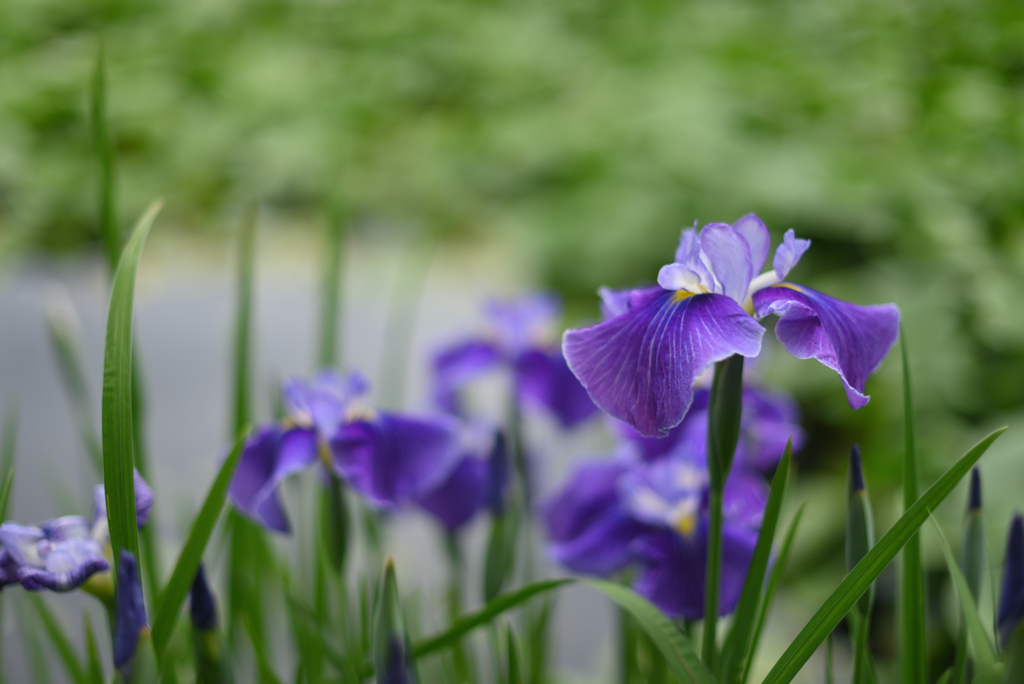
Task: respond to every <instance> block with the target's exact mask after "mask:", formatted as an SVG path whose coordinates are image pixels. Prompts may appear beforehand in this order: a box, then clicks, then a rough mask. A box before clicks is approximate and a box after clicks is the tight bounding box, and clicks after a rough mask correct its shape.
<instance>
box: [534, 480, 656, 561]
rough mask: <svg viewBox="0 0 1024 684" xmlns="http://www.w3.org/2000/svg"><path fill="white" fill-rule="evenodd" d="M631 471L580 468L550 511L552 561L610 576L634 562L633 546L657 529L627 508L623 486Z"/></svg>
mask: <svg viewBox="0 0 1024 684" xmlns="http://www.w3.org/2000/svg"><path fill="white" fill-rule="evenodd" d="M627 469H628V466H627V465H625V464H623V463H618V462H598V463H588V464H585V465H581V466H578V467H577V468H576V470H575V471H574V472H573V474H572V475H571V476H570V477H569V480H568V481H567V482H566V483H565V485H564V486H563V487H562V489H561V490H560V491H559V493H558V494H556V495H555V497H554V498H553V499H551V500H550V501H549V502H548V503H547V505H546V506H545V507H544V521H545V523H546V524H547V528H548V537H549V538H550V540H551V541H550V543H549V544H548V556H549V557H550V558H551V560H552V561H554V562H556V563H559V564H560V565H564V566H565V567H567V568H569V569H570V570H573V571H576V572H582V573H587V574H593V575H599V576H606V575H610V574H611V573H613V572H616V571H617V570H621V569H622V568H624V567H625V566H626V565H628V564H629V563H630V562H631V561H632V554H631V551H630V547H631V545H632V543H633V541H634V540H635V539H636V538H637V536H638V535H640V534H642V533H644V532H649V531H650V530H651V528H650V527H649V526H647V525H644V524H642V523H640V522H638V521H636V520H634V519H633V518H632V517H631V516H630V515H629V514H628V513H627V512H626V511H625V509H623V507H622V504H621V502H620V499H619V495H618V487H617V482H618V479H619V476H620V475H622V474H623V473H624V472H626V470H627Z"/></svg>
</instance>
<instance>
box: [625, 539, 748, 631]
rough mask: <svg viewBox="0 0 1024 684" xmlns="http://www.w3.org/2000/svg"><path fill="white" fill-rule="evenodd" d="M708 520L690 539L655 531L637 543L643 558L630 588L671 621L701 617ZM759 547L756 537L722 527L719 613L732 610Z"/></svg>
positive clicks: (727, 612)
mask: <svg viewBox="0 0 1024 684" xmlns="http://www.w3.org/2000/svg"><path fill="white" fill-rule="evenodd" d="M707 534H708V531H707V520H706V519H705V520H703V521H701V523H700V525H699V526H698V527H697V530H696V531H695V533H694V534H693V536H692V537H689V538H684V537H682V536H680V535H678V534H676V533H675V532H671V531H668V530H659V531H657V532H654V533H652V534H649V535H646V536H645V537H643V538H642V539H640V540H638V543H637V545H636V548H637V552H638V553H639V555H640V556H641V558H642V559H643V561H642V564H641V570H640V574H639V575H638V576H637V579H636V582H635V584H634V585H633V588H634V589H636V590H637V592H639V593H640V594H642V595H643V596H645V597H647V598H648V599H650V601H651V602H652V603H654V604H655V605H657V606H658V607H659V608H661V609H662V610H663V611H665V613H667V614H668V615H670V616H673V617H676V616H682V617H685V618H687V619H688V620H697V619H700V618H701V617H703V615H704V576H705V564H706V560H707ZM756 543H757V532H755V531H752V530H746V529H744V528H742V527H737V526H735V525H725V526H724V527H723V528H722V566H721V567H722V575H721V583H720V585H719V589H718V614H719V615H728V614H729V613H731V612H732V611H733V610H735V609H736V604H737V603H738V602H739V599H740V593H741V592H742V591H743V582H744V580H745V579H746V576H747V569H748V568H749V567H750V559H751V557H752V556H753V555H754V545H755V544H756Z"/></svg>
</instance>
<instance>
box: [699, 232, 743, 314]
mask: <svg viewBox="0 0 1024 684" xmlns="http://www.w3.org/2000/svg"><path fill="white" fill-rule="evenodd" d="M700 246H701V249H703V250H704V253H705V254H706V255H707V257H708V259H709V260H710V261H711V269H712V271H713V272H714V276H715V280H717V281H718V283H719V284H720V285H721V288H722V289H721V293H722V294H724V295H725V296H726V297H729V298H730V299H732V300H733V301H735V302H737V303H740V304H742V303H743V300H744V299H746V297H747V288H748V287H749V286H750V281H751V280H752V279H753V278H754V275H755V273H754V262H753V257H752V256H751V253H750V245H749V244H747V240H746V238H744V237H743V235H742V234H740V232H739V231H737V230H733V227H732V226H729V225H726V224H724V223H709V224H708V225H706V226H704V228H702V229H701V231H700Z"/></svg>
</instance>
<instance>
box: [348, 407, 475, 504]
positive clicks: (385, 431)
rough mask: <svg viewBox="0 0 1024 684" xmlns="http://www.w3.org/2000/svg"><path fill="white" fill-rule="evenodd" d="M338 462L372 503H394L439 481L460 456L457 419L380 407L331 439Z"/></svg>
mask: <svg viewBox="0 0 1024 684" xmlns="http://www.w3.org/2000/svg"><path fill="white" fill-rule="evenodd" d="M331 449H332V451H333V452H334V458H335V464H336V466H337V468H338V470H339V472H340V473H341V474H342V475H343V476H344V477H345V478H346V479H347V480H348V482H349V483H350V484H351V485H352V487H353V488H354V489H355V490H356V491H358V492H359V493H360V494H361V495H363V496H364V497H365V498H366V499H367V500H368V501H370V503H372V504H373V505H375V506H378V507H380V508H385V509H387V508H393V507H395V506H397V505H399V504H401V503H403V502H405V501H409V500H414V499H416V498H417V497H419V496H422V495H424V494H426V493H427V492H429V491H430V490H432V489H433V488H435V487H437V486H438V485H439V484H440V483H441V482H443V481H444V480H445V478H447V477H448V475H449V474H451V471H452V469H453V468H455V466H456V465H457V464H458V461H459V457H460V449H459V433H458V423H457V422H456V421H455V420H454V419H453V418H450V417H448V416H433V417H430V418H412V417H408V416H401V415H396V414H388V413H380V414H378V415H377V416H375V417H374V418H371V419H368V420H363V421H358V422H354V423H350V424H349V425H346V426H344V427H343V428H342V429H341V430H340V431H339V432H338V434H337V435H335V437H334V439H332V440H331Z"/></svg>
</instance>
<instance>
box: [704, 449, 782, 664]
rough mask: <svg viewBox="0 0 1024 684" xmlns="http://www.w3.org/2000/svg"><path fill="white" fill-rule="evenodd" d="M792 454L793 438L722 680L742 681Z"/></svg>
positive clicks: (724, 658) (725, 655)
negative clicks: (743, 667) (743, 668)
mask: <svg viewBox="0 0 1024 684" xmlns="http://www.w3.org/2000/svg"><path fill="white" fill-rule="evenodd" d="M792 457H793V442H792V440H790V441H789V443H787V444H786V451H785V453H784V454H783V455H782V461H781V462H780V463H779V467H778V468H777V469H776V471H775V477H774V478H772V486H771V490H770V491H769V493H768V503H767V504H766V505H765V510H764V517H763V518H762V522H761V530H760V531H759V532H758V535H757V545H756V546H755V547H754V555H753V557H752V558H751V560H750V567H749V569H748V570H747V578H746V580H744V582H743V592H742V593H741V594H740V601H739V603H738V604H737V605H736V611H735V612H734V613H733V622H732V628H731V629H730V631H729V636H728V638H727V639H726V642H725V647H724V648H723V650H722V662H721V676H720V679H721V681H722V682H723V684H732V683H733V682H738V681H739V679H738V677H739V674H740V671H741V668H742V663H743V662H744V660H746V658H747V653H748V649H749V647H750V643H751V635H752V633H753V630H754V625H755V618H756V615H757V608H758V605H759V604H760V602H761V591H762V589H763V587H764V577H765V573H767V571H768V562H769V560H770V559H771V554H772V543H773V542H774V541H775V528H776V526H777V525H778V522H779V513H780V512H781V511H782V500H783V498H784V497H785V493H786V484H787V482H788V479H789V466H790V462H791V460H792Z"/></svg>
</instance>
